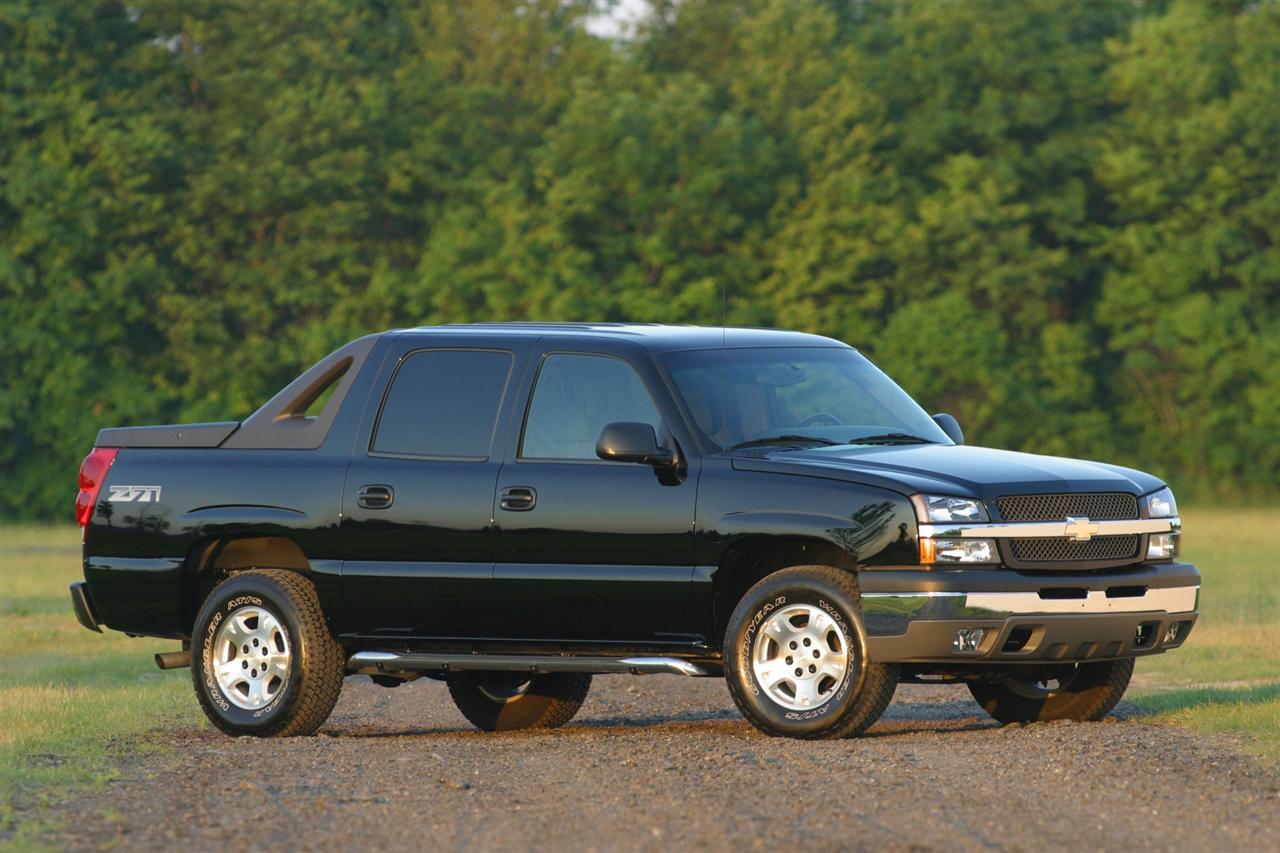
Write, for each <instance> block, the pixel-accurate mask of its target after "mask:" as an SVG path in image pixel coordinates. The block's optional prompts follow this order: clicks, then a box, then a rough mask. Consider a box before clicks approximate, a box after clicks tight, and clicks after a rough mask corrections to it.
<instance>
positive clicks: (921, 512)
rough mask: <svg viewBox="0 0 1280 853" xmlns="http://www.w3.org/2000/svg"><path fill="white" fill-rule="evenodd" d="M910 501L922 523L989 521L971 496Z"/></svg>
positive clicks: (915, 497)
mask: <svg viewBox="0 0 1280 853" xmlns="http://www.w3.org/2000/svg"><path fill="white" fill-rule="evenodd" d="M1170 500H1172V498H1170ZM911 503H912V504H914V505H915V508H916V520H917V521H919V522H922V523H924V524H929V523H932V522H939V521H941V522H948V521H951V522H961V523H964V522H972V521H989V519H988V518H987V508H986V507H985V506H983V505H982V501H975V500H972V499H971V498H949V497H947V496H945V495H913V496H912V497H911Z"/></svg>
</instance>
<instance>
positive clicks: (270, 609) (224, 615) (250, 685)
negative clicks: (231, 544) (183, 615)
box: [191, 569, 345, 737]
mask: <svg viewBox="0 0 1280 853" xmlns="http://www.w3.org/2000/svg"><path fill="white" fill-rule="evenodd" d="M192 637H193V640H192V642H193V644H194V646H195V647H194V648H193V649H192V655H191V677H192V681H193V682H194V684H195V690H196V696H197V697H199V699H200V706H201V707H202V708H203V709H204V712H205V715H206V716H207V717H208V718H209V722H211V723H213V725H214V726H215V727H216V728H218V729H219V730H221V731H223V732H226V733H227V734H229V735H233V736H240V735H254V736H256V737H292V736H294V735H309V734H313V733H314V732H315V731H316V729H318V728H320V726H321V725H322V724H323V723H324V721H325V720H326V719H328V717H329V713H330V712H331V711H332V710H333V706H334V704H335V703H336V702H337V701H338V693H339V692H340V691H341V690H342V676H343V670H344V668H345V661H344V659H343V654H342V648H341V647H340V646H339V645H338V643H337V642H336V641H335V640H334V639H333V637H332V635H330V633H329V628H328V625H327V624H326V622H325V618H324V613H323V612H322V611H321V609H320V599H319V597H318V596H317V595H316V588H315V586H314V585H313V584H312V583H311V581H309V580H308V579H307V578H305V577H303V576H302V575H300V574H297V573H296V572H289V571H284V570H282V569H255V570H253V571H247V572H238V573H236V574H233V575H231V576H230V577H228V578H227V579H226V580H224V581H223V582H222V583H220V584H218V586H216V587H215V588H214V590H213V592H211V593H210V594H209V597H208V598H206V599H205V602H204V605H203V606H202V607H201V608H200V613H199V615H197V616H196V623H195V628H194V630H193V634H192ZM237 663H238V664H239V665H240V666H239V668H237V666H236V664H237Z"/></svg>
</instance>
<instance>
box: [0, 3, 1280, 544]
mask: <svg viewBox="0 0 1280 853" xmlns="http://www.w3.org/2000/svg"><path fill="white" fill-rule="evenodd" d="M654 5H655V8H656V14H655V15H654V16H653V18H652V19H651V20H650V21H649V22H648V24H647V25H646V26H645V27H644V28H643V29H642V30H641V31H640V32H639V33H637V34H636V37H635V38H633V39H631V40H624V41H610V40H606V39H602V38H598V37H595V36H592V35H590V34H589V33H588V32H587V31H586V30H584V28H583V25H582V24H583V19H584V17H585V16H586V15H588V14H590V13H591V11H592V8H593V7H592V4H591V3H590V2H588V0H579V2H577V3H566V2H562V0H537V2H532V0H531V2H522V3H518V4H503V3H498V2H485V3H478V2H461V0H459V2H434V3H398V2H389V0H384V2H361V3H336V2H335V3H330V2H308V3H256V4H231V3H226V4H174V3H171V2H152V1H151V0H129V2H127V3H118V2H86V0H7V2H4V3H0V75H2V77H3V83H2V85H0V235H2V236H0V311H2V312H3V316H4V324H3V331H0V335H2V337H0V430H3V439H2V440H0V476H2V477H3V482H4V488H3V490H0V517H14V516H26V517H36V516H47V517H51V518H66V517H67V516H68V515H69V512H70V504H71V501H72V497H73V495H74V491H75V489H74V485H73V477H74V474H75V470H76V466H77V464H78V462H79V460H80V458H81V456H82V455H83V454H84V453H85V452H86V450H87V449H88V447H89V446H90V444H91V442H92V440H93V436H94V433H95V431H96V430H97V429H98V428H99V427H101V426H106V425H124V424H140V423H159V422H174V421H193V420H222V419H229V418H238V417H242V416H244V415H246V414H247V413H248V412H250V411H252V410H253V409H254V408H255V407H256V406H257V405H258V404H259V403H260V402H261V401H263V400H264V399H266V398H267V397H268V396H269V395H270V394H271V393H272V392H273V391H274V390H275V389H277V388H278V387H280V386H281V385H283V384H284V383H285V382H286V381H287V380H288V379H289V378H291V377H292V376H293V375H295V374H296V372H298V371H299V370H300V369H301V368H302V367H304V366H305V365H307V364H309V363H311V362H312V361H314V360H315V359H316V358H318V357H319V356H321V355H323V354H324V353H325V352H327V351H329V350H330V349H332V348H333V347H335V346H336V345H338V344H340V343H342V342H344V341H346V340H348V339H349V338H352V337H355V336H357V335H360V334H362V333H365V332H368V331H371V330H377V329H383V328H387V327H395V326H406V325H416V324H422V323H440V322H453V321H470V320H489V319H498V320H506V319H522V318H532V319H600V320H620V319H630V320H644V321H666V322H694V323H712V324H718V323H719V322H720V321H721V318H722V316H724V313H723V312H724V311H725V310H726V305H725V301H727V315H728V318H729V321H730V322H731V323H735V324H752V325H778V326H786V327H791V328H798V329H806V330H812V331H817V332H821V333H825V334H829V335H833V336H836V337H838V338H840V339H842V340H845V341H848V342H850V343H852V344H854V345H855V346H858V347H859V348H861V349H862V350H863V351H865V352H866V353H867V354H868V355H870V356H871V357H872V358H873V359H875V360H877V361H878V362H879V363H880V364H881V365H882V366H883V367H884V368H885V369H886V370H888V371H889V373H890V374H891V375H893V376H894V377H896V378H897V379H898V380H899V381H900V382H901V383H902V384H903V385H904V386H905V387H906V388H907V390H908V391H910V392H911V393H912V394H913V395H915V396H916V397H917V399H919V400H920V401H921V402H922V403H923V404H924V405H925V406H926V407H928V408H929V409H931V410H935V411H936V410H947V411H951V412H953V413H955V414H956V415H957V416H958V417H959V418H960V420H961V422H962V423H963V424H964V426H965V428H966V431H967V432H968V434H969V436H970V438H971V439H972V440H973V441H974V442H975V443H979V444H986V445H993V446H1000V447H1011V448H1019V449H1027V450H1033V451H1039V452H1048V453H1058V454H1068V455H1075V456H1083V457H1092V458H1104V459H1110V460H1114V461H1120V462H1124V463H1127V464H1131V465H1134V466H1137V467H1142V468H1146V469H1149V470H1151V471H1153V472H1155V473H1157V474H1159V475H1161V476H1164V477H1166V478H1168V479H1169V480H1171V481H1172V482H1173V484H1174V485H1175V487H1176V488H1178V489H1179V491H1180V493H1182V494H1183V495H1184V496H1186V495H1189V494H1199V495H1200V496H1202V497H1208V496H1215V495H1236V496H1239V495H1242V494H1244V495H1264V494H1267V495H1270V494H1274V493H1275V492H1276V490H1277V487H1278V486H1277V481H1278V480H1280V440H1278V439H1280V108H1278V105H1280V4H1278V3H1276V2H1273V0H1250V1H1249V2H1246V1H1245V0H1241V2H1222V0H1218V1H1217V2H1211V0H1205V2H1182V3H1180V2H1170V3H1164V2H1147V3H1142V2H1137V3H1135V2H1128V0H1125V2H1116V3H1112V4H1107V3H1075V2H1062V3H1051V2H1041V3H1001V4H995V3H976V2H975V3H887V2H875V0H827V1H826V2H821V0H813V2H803V3H800V2H792V3H784V2H771V3H766V2H754V3H721V2H697V0H685V2H677V0H665V2H656V3H655V4H654Z"/></svg>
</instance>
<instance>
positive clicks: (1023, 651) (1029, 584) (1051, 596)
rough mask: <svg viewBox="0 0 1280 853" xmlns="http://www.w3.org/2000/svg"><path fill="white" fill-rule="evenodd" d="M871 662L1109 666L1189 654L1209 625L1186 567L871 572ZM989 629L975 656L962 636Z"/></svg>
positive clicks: (866, 602) (866, 604)
mask: <svg viewBox="0 0 1280 853" xmlns="http://www.w3.org/2000/svg"><path fill="white" fill-rule="evenodd" d="M860 580H861V581H862V582H863V588H864V592H863V596H862V610H863V620H864V623H865V625H866V628H867V634H868V640H867V642H868V651H869V652H870V654H871V658H872V659H873V660H876V661H881V662H885V663H947V664H963V663H966V662H983V663H1016V662H1019V661H1026V662H1035V661H1080V660H1106V659H1114V658H1124V657H1134V656H1138V655H1148V654H1155V653H1158V652H1163V651H1165V650H1167V649H1171V648H1175V647H1177V646H1180V645H1182V644H1183V643H1184V642H1185V641H1186V639H1187V636H1188V635H1189V634H1190V633H1191V629H1192V628H1193V627H1194V625H1195V622H1196V619H1197V618H1198V616H1199V593H1200V573H1199V571H1198V570H1196V568H1195V566H1192V565H1189V564H1186V563H1172V564H1169V563H1166V564H1162V565H1154V566H1140V567H1137V568H1135V569H1127V570H1119V571H1114V572H1106V573H1088V574H1086V573H1075V574H1066V573H1057V572H1055V573H1052V574H1045V573H1034V572H1014V571H1011V570H1008V569H1002V570H995V569H993V570H976V571H975V570H957V571H947V572H937V571H932V572H931V571H918V570H894V571H888V572H883V573H882V572H872V571H867V572H864V573H863V574H862V575H861V577H860ZM975 629H981V630H982V638H981V640H979V641H978V642H976V644H974V645H973V646H972V647H969V646H966V644H964V643H960V642H957V635H958V634H959V632H961V631H968V632H974V631H975Z"/></svg>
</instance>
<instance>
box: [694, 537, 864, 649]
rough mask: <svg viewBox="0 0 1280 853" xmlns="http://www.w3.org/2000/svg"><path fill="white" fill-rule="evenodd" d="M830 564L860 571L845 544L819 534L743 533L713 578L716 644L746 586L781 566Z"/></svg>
mask: <svg viewBox="0 0 1280 853" xmlns="http://www.w3.org/2000/svg"><path fill="white" fill-rule="evenodd" d="M807 565H818V566H831V567H832V568H836V569H840V570H842V571H847V572H850V573H855V574H856V573H857V571H858V568H859V566H858V562H857V560H856V559H854V557H853V555H851V554H850V553H849V552H848V551H847V550H846V549H845V548H843V547H841V546H840V545H839V544H837V543H835V542H832V541H831V540H829V539H823V538H822V537H819V536H805V535H788V536H767V535H754V536H743V537H741V538H739V539H736V540H735V541H734V542H733V543H732V544H731V545H730V546H729V547H728V548H726V549H725V551H724V553H723V555H722V557H721V560H720V563H719V565H718V566H717V567H716V572H715V575H714V577H713V579H712V593H711V595H712V608H711V611H712V619H713V622H714V625H713V627H714V631H715V635H714V638H713V639H714V645H715V646H716V647H717V648H719V647H721V646H722V645H723V642H724V633H725V630H726V629H727V628H728V625H729V617H730V616H731V615H732V614H733V609H734V608H735V607H737V605H738V602H739V601H741V600H742V597H743V596H744V595H746V593H747V590H749V589H751V587H753V586H755V585H756V584H757V583H758V582H759V581H761V580H763V579H764V578H765V577H767V576H768V575H771V574H773V573H774V572H776V571H778V570H779V569H785V568H788V567H790V566H807Z"/></svg>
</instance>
